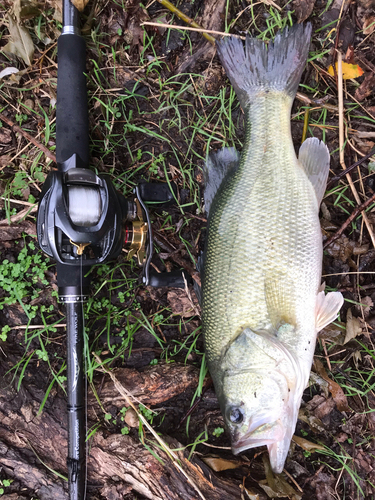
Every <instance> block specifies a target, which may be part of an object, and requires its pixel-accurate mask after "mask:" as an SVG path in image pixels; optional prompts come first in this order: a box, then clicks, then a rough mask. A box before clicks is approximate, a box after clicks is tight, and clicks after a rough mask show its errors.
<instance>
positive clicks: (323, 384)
mask: <svg viewBox="0 0 375 500" xmlns="http://www.w3.org/2000/svg"><path fill="white" fill-rule="evenodd" d="M315 384H317V385H318V386H319V387H320V389H321V390H322V391H323V394H324V396H325V397H326V398H328V397H329V389H328V382H327V381H326V380H324V379H322V377H321V376H320V375H318V374H317V373H315V372H310V378H309V386H310V385H315Z"/></svg>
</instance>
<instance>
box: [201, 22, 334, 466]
mask: <svg viewBox="0 0 375 500" xmlns="http://www.w3.org/2000/svg"><path fill="white" fill-rule="evenodd" d="M310 39H311V25H310V24H305V25H302V24H300V25H295V26H293V27H291V28H286V29H284V30H283V31H282V32H279V33H278V34H277V35H276V37H275V39H274V41H273V43H272V42H271V43H269V44H268V47H267V46H266V44H265V43H264V42H262V41H260V40H258V39H255V38H251V37H250V36H247V38H246V42H245V46H244V45H243V42H242V41H241V40H240V39H238V38H235V37H233V36H230V37H226V38H225V39H223V40H220V41H218V42H217V52H218V55H219V58H220V60H221V63H222V65H223V67H224V69H225V71H226V74H227V76H228V77H229V80H230V82H231V84H232V86H233V88H234V90H235V92H236V95H237V98H238V99H239V101H240V104H241V107H242V110H243V113H244V118H245V140H244V145H243V150H242V153H241V155H239V153H238V152H237V151H236V150H235V149H234V148H224V149H222V150H219V151H217V152H214V153H211V154H210V156H209V157H208V160H207V161H206V164H205V167H204V180H205V193H204V203H205V208H206V212H207V213H208V226H207V236H206V241H205V250H204V254H203V257H202V258H201V259H200V261H199V263H198V264H199V269H200V271H201V278H202V289H201V301H202V302H201V305H202V331H203V338H204V345H205V353H206V359H207V363H208V368H209V371H210V374H211V377H212V379H213V382H214V386H215V392H216V394H217V397H218V400H219V404H220V408H221V411H222V414H223V417H224V420H225V424H226V428H227V430H228V431H229V435H230V438H231V445H232V452H233V453H234V454H238V453H240V452H243V451H245V450H247V449H249V448H253V447H258V446H263V445H266V446H267V448H268V452H269V457H270V464H271V467H272V470H273V471H274V472H275V473H280V472H282V470H283V468H284V463H285V460H286V458H287V454H288V450H289V447H290V442H291V439H292V436H293V433H294V430H295V426H296V422H297V418H298V411H299V407H300V405H301V399H302V394H303V391H304V390H305V388H306V386H307V384H308V380H309V375H310V370H311V365H312V361H313V355H314V349H315V344H316V338H317V333H318V332H319V331H320V330H321V329H323V328H324V327H325V326H327V325H328V324H329V323H331V322H332V321H333V320H334V319H335V318H336V317H337V315H338V313H339V310H340V308H341V306H342V304H343V296H342V294H341V293H339V292H330V293H328V294H325V292H324V290H322V289H321V278H322V257H323V249H322V232H321V228H320V223H319V207H320V204H321V201H322V198H323V195H324V192H325V188H326V183H327V178H328V173H329V163H330V154H329V150H328V148H327V146H326V145H325V144H324V143H323V142H322V141H320V140H319V139H318V138H313V137H312V138H308V139H306V140H305V141H304V142H303V144H302V145H301V147H300V149H299V153H298V158H297V156H296V153H295V150H294V145H293V141H292V135H291V123H290V114H291V108H292V104H293V100H294V98H295V95H296V92H297V88H298V85H299V82H300V79H301V75H302V72H303V70H304V68H305V65H306V61H307V57H308V52H309V46H310Z"/></svg>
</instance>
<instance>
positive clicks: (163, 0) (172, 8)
mask: <svg viewBox="0 0 375 500" xmlns="http://www.w3.org/2000/svg"><path fill="white" fill-rule="evenodd" d="M158 2H159V3H160V4H161V5H163V6H164V7H167V9H168V10H170V11H171V12H173V14H176V16H177V17H178V18H180V19H182V21H184V22H185V23H187V24H189V25H190V26H192V27H193V28H198V30H202V35H203V36H204V37H205V38H206V39H207V40H208V41H209V42H210V43H211V44H212V45H215V38H214V37H213V36H211V35H208V34H207V33H205V31H206V30H205V29H204V28H202V26H199V24H198V23H196V22H195V21H194V20H193V19H191V18H190V17H189V16H187V15H186V14H184V13H183V12H181V11H180V10H179V9H178V8H177V7H175V6H174V5H173V4H172V3H171V2H169V1H168V0H158ZM159 26H160V25H159ZM168 28H170V26H169V25H168Z"/></svg>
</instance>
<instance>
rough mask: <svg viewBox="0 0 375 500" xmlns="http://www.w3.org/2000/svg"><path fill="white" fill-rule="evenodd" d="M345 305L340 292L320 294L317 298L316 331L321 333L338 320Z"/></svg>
mask: <svg viewBox="0 0 375 500" xmlns="http://www.w3.org/2000/svg"><path fill="white" fill-rule="evenodd" d="M343 303H344V297H343V296H342V294H341V293H340V292H329V293H327V295H325V294H324V292H319V293H318V295H317V296H316V331H317V332H320V330H323V328H325V327H326V326H327V325H329V324H330V323H332V321H334V320H335V319H336V318H337V315H338V314H339V311H340V309H341V307H342V305H343Z"/></svg>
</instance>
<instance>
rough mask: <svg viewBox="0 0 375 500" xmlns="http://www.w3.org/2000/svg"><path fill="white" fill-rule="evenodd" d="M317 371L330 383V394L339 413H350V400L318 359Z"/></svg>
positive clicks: (316, 360)
mask: <svg viewBox="0 0 375 500" xmlns="http://www.w3.org/2000/svg"><path fill="white" fill-rule="evenodd" d="M314 367H315V371H316V372H317V373H318V375H320V376H321V377H322V379H324V380H325V381H326V382H328V389H329V392H330V393H331V394H332V397H333V400H334V402H335V403H336V406H337V409H338V410H339V411H349V406H348V400H347V398H346V396H345V394H344V391H343V390H342V389H341V387H340V386H339V384H338V383H337V382H334V381H333V380H331V379H330V378H329V376H328V374H327V372H326V370H325V368H324V366H323V363H322V362H321V361H320V360H319V359H318V358H314Z"/></svg>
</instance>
